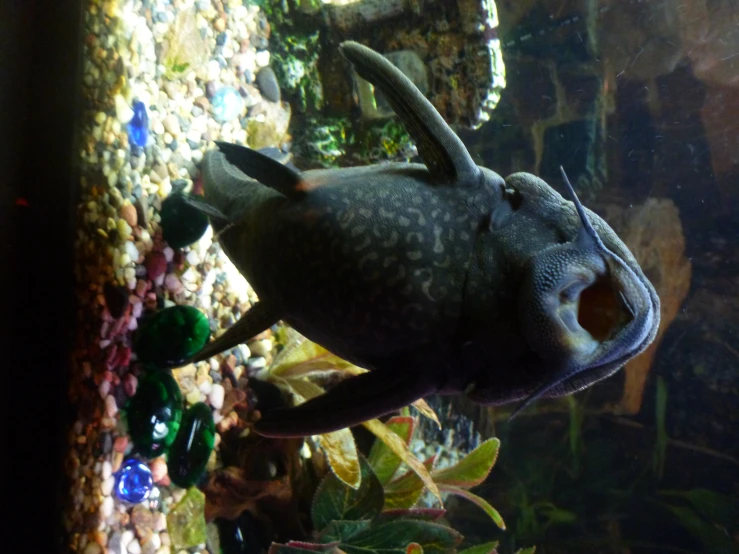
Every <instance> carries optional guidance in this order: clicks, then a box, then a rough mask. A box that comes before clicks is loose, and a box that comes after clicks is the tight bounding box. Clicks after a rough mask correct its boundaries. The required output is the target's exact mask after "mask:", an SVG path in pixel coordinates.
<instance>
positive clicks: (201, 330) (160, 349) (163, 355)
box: [134, 306, 210, 369]
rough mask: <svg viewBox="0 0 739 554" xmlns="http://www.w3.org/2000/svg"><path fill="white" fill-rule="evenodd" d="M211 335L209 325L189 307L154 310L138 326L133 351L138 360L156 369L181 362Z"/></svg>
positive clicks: (205, 319)
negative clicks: (154, 311)
mask: <svg viewBox="0 0 739 554" xmlns="http://www.w3.org/2000/svg"><path fill="white" fill-rule="evenodd" d="M209 338H210V324H209V322H208V318H207V317H206V316H205V314H204V313H203V312H201V311H200V310H198V309H197V308H194V307H192V306H171V307H169V308H164V309H162V310H159V311H157V312H156V313H155V314H153V315H152V316H150V317H149V318H148V319H146V320H145V321H144V322H143V323H142V324H141V327H140V328H139V332H138V334H137V336H136V342H135V345H134V350H135V352H136V355H137V356H138V359H139V361H141V362H142V363H143V364H145V365H146V366H148V367H151V368H155V369H168V368H172V367H177V366H179V365H182V364H183V363H184V362H185V361H186V360H188V359H189V358H191V357H192V356H194V355H195V354H196V353H197V352H199V351H200V350H201V349H202V348H203V347H204V346H205V345H206V343H207V342H208V339H209Z"/></svg>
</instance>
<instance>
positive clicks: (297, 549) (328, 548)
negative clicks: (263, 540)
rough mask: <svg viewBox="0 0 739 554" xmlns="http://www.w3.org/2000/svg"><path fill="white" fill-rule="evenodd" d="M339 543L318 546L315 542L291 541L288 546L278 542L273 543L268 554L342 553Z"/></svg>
mask: <svg viewBox="0 0 739 554" xmlns="http://www.w3.org/2000/svg"><path fill="white" fill-rule="evenodd" d="M337 545H338V543H336V542H333V543H329V544H318V543H313V542H300V541H290V542H288V543H287V544H279V543H276V542H273V543H272V544H271V545H270V547H269V550H268V551H267V554H301V553H303V554H305V553H309V552H310V553H313V552H326V553H329V552H337V553H338V552H340V550H339V549H338V548H337Z"/></svg>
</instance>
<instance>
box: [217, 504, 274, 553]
mask: <svg viewBox="0 0 739 554" xmlns="http://www.w3.org/2000/svg"><path fill="white" fill-rule="evenodd" d="M216 525H218V539H219V544H220V547H221V553H222V554H250V553H251V552H262V551H264V550H267V547H268V546H269V541H266V540H265V537H264V532H263V530H262V528H261V526H260V525H259V523H258V522H257V521H256V520H255V519H254V516H252V515H251V514H250V513H249V512H248V511H244V512H242V514H241V515H240V516H239V517H238V518H237V519H236V520H234V521H231V520H229V519H224V518H218V519H216Z"/></svg>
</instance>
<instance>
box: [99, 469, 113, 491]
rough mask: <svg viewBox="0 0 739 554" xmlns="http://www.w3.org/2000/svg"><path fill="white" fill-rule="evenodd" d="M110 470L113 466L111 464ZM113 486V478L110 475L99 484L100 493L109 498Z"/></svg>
mask: <svg viewBox="0 0 739 554" xmlns="http://www.w3.org/2000/svg"><path fill="white" fill-rule="evenodd" d="M110 467H111V468H112V467H113V465H112V464H111V466H110ZM114 486H115V477H114V476H113V475H111V476H110V477H108V478H107V479H104V480H103V482H102V483H101V484H100V492H101V494H102V495H103V496H110V495H111V494H112V492H113V487H114Z"/></svg>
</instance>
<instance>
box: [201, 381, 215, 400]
mask: <svg viewBox="0 0 739 554" xmlns="http://www.w3.org/2000/svg"><path fill="white" fill-rule="evenodd" d="M198 388H199V389H200V392H202V393H203V394H204V395H206V396H208V395H210V393H211V392H212V391H213V383H212V382H211V381H208V380H205V381H203V382H202V383H200V386H199V387H198Z"/></svg>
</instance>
